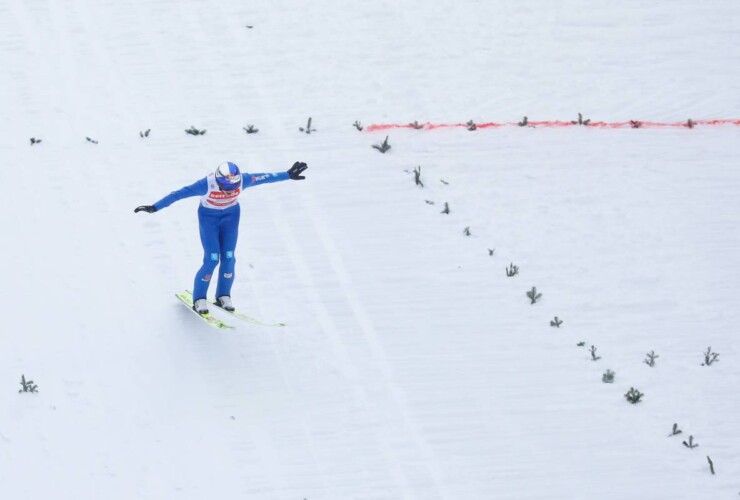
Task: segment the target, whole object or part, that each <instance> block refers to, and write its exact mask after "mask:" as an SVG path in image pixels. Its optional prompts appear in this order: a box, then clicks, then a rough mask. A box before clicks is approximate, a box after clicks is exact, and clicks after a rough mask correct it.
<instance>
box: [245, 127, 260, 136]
mask: <svg viewBox="0 0 740 500" xmlns="http://www.w3.org/2000/svg"><path fill="white" fill-rule="evenodd" d="M242 129H244V131H245V132H246V133H248V134H256V133H257V132H259V131H260V129H258V128H255V126H254V125H247V126H246V127H242Z"/></svg>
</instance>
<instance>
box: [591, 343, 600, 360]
mask: <svg viewBox="0 0 740 500" xmlns="http://www.w3.org/2000/svg"><path fill="white" fill-rule="evenodd" d="M589 352H591V361H598V360H600V359H601V356H597V355H596V346H593V345H592V346H591V349H589Z"/></svg>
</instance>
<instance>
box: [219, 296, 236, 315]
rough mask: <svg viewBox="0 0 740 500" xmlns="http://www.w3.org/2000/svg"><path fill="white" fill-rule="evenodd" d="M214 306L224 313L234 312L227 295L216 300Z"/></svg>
mask: <svg viewBox="0 0 740 500" xmlns="http://www.w3.org/2000/svg"><path fill="white" fill-rule="evenodd" d="M216 305H217V306H218V307H220V308H221V309H223V310H225V311H229V312H234V311H235V308H234V304H232V303H231V297H229V296H228V295H223V296H221V297H219V298H217V299H216Z"/></svg>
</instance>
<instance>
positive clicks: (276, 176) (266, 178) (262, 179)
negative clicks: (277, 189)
mask: <svg viewBox="0 0 740 500" xmlns="http://www.w3.org/2000/svg"><path fill="white" fill-rule="evenodd" d="M307 168H308V166H307V165H306V164H305V163H303V162H298V161H297V162H295V163H294V164H293V166H292V167H290V169H289V170H288V171H287V172H276V173H272V174H247V173H245V174H244V178H243V179H242V188H244V189H246V188H248V187H252V186H257V185H258V184H267V183H270V182H280V181H287V180H288V179H293V180H296V181H298V180H301V179H305V178H306V177H305V176H304V175H301V173H302V172H303V171H304V170H306V169H307Z"/></svg>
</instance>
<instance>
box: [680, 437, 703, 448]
mask: <svg viewBox="0 0 740 500" xmlns="http://www.w3.org/2000/svg"><path fill="white" fill-rule="evenodd" d="M683 445H684V446H685V447H686V448H689V449H691V450H693V449H694V448H696V447H698V446H699V443H695V442H694V436H689V440H688V442H686V441H684V442H683Z"/></svg>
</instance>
